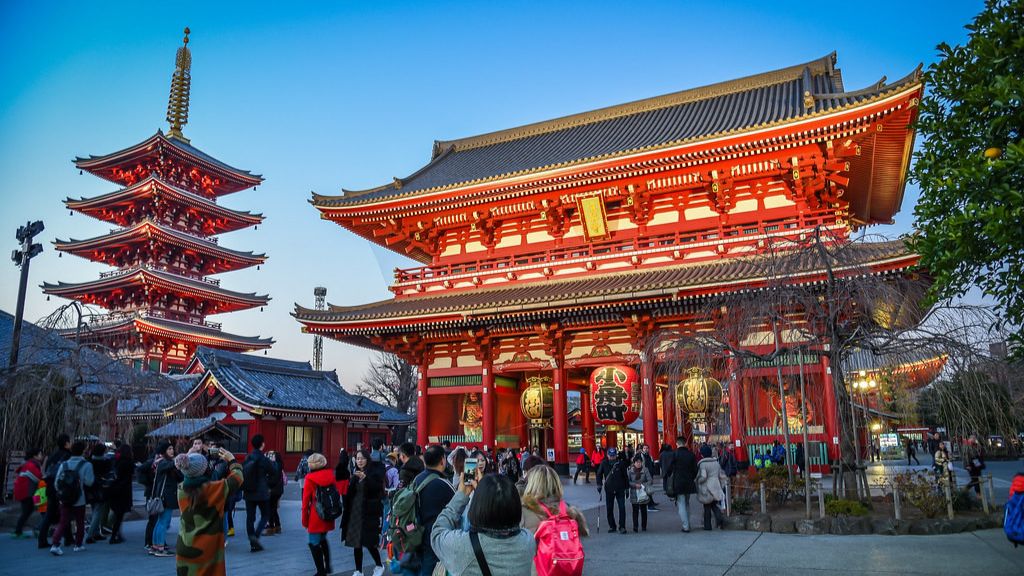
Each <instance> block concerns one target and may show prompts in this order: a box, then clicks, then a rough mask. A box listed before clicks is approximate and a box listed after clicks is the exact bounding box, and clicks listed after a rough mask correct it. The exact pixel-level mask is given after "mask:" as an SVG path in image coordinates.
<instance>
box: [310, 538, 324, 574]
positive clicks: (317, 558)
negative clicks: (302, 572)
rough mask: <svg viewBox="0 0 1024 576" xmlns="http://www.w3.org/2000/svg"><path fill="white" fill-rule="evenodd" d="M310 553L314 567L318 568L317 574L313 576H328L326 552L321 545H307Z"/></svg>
mask: <svg viewBox="0 0 1024 576" xmlns="http://www.w3.org/2000/svg"><path fill="white" fill-rule="evenodd" d="M307 546H309V553H310V554H312V555H313V565H314V566H316V574H314V575H313V576H327V572H325V571H324V551H323V549H322V548H321V547H320V545H319V544H316V545H313V544H307Z"/></svg>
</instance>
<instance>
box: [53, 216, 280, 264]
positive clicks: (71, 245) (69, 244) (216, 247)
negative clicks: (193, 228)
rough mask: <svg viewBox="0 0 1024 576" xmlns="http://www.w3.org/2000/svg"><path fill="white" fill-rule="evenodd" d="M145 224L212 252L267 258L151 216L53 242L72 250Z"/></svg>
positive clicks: (121, 234)
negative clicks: (81, 237)
mask: <svg viewBox="0 0 1024 576" xmlns="http://www.w3.org/2000/svg"><path fill="white" fill-rule="evenodd" d="M146 226H151V227H153V228H154V229H155V230H156V231H157V232H158V233H160V234H167V235H168V236H173V237H175V238H178V239H179V240H184V241H187V242H195V243H197V244H199V245H200V246H203V247H205V248H208V249H210V250H212V251H214V252H221V253H224V254H229V255H232V256H236V257H238V258H242V259H247V260H263V261H266V259H267V255H266V253H259V254H257V253H255V252H253V251H251V250H250V251H248V252H243V251H241V250H235V249H234V248H228V247H226V246H221V245H220V244H218V243H216V242H212V241H210V240H209V239H207V238H201V237H199V236H192V235H191V234H188V233H186V232H182V231H181V230H178V229H176V228H173V227H171V226H167V225H165V224H163V223H161V222H157V221H156V220H153V219H152V218H143V219H142V220H139V221H138V222H136V223H135V224H133V225H132V226H127V227H125V228H121V229H120V230H114V231H111V232H108V233H106V234H100V235H99V236H93V237H92V238H83V239H76V238H69V239H67V240H61V239H59V238H58V239H55V240H54V241H53V244H54V246H56V247H57V248H58V249H59V250H73V249H75V248H76V247H78V246H80V245H84V244H90V243H95V242H100V241H104V240H112V239H115V238H119V237H131V236H132V235H133V234H135V233H137V231H138V230H140V229H142V228H144V227H146ZM61 246H63V247H61Z"/></svg>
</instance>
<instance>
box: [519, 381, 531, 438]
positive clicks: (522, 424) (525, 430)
mask: <svg viewBox="0 0 1024 576" xmlns="http://www.w3.org/2000/svg"><path fill="white" fill-rule="evenodd" d="M522 393H523V391H522V379H521V378H520V379H519V380H517V381H516V405H517V406H518V408H516V432H517V433H518V434H519V446H517V447H516V448H517V449H518V448H525V447H527V446H529V445H530V428H529V426H527V424H526V416H525V415H524V414H523V407H522V405H521V403H520V398H521V397H522V396H521V395H522Z"/></svg>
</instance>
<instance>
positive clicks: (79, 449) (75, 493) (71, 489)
mask: <svg viewBox="0 0 1024 576" xmlns="http://www.w3.org/2000/svg"><path fill="white" fill-rule="evenodd" d="M84 453H85V442H75V443H74V444H72V445H71V457H70V458H68V459H67V460H65V461H64V462H62V463H61V464H60V466H59V467H58V469H57V473H56V484H55V486H54V488H55V490H56V492H57V497H58V498H60V524H58V525H57V529H56V530H54V531H53V545H52V546H50V553H51V554H53V555H54V556H61V555H63V554H64V550H62V549H61V547H60V539H61V538H62V537H63V536H64V532H65V531H67V530H69V529H70V528H71V521H72V520H74V522H75V548H74V551H75V552H81V551H82V550H85V547H84V546H83V544H84V542H83V540H84V539H85V491H86V489H88V488H89V487H90V486H92V485H93V482H95V481H96V477H95V476H94V475H93V471H92V464H90V463H89V462H88V461H87V460H86V459H85V458H83V457H82V454H84Z"/></svg>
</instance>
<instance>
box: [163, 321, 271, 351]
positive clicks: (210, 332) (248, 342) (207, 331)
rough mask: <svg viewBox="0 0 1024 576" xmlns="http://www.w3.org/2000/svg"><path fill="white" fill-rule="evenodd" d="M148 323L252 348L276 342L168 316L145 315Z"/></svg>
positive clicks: (180, 332)
mask: <svg viewBox="0 0 1024 576" xmlns="http://www.w3.org/2000/svg"><path fill="white" fill-rule="evenodd" d="M143 320H144V321H145V322H146V323H147V324H152V325H154V326H156V327H158V328H161V329H164V330H168V331H171V332H177V333H179V334H191V335H194V336H196V337H198V338H213V339H218V340H228V341H230V342H234V343H236V344H239V345H245V346H250V347H252V348H267V347H269V346H271V345H272V344H273V343H274V339H273V338H261V337H259V336H239V335H238V334H230V333H228V332H224V331H221V330H218V329H216V328H211V327H209V326H200V325H198V324H190V323H188V322H178V321H176V320H168V319H166V318H154V317H152V316H148V317H145V318H144V319H143Z"/></svg>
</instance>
